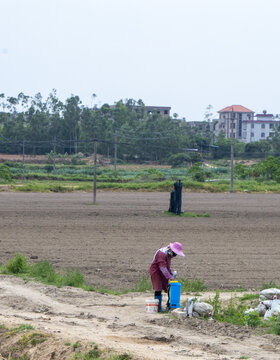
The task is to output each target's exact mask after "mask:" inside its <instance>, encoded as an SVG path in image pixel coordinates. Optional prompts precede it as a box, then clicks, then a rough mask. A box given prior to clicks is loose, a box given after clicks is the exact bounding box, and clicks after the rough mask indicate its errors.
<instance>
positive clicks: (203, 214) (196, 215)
mask: <svg viewBox="0 0 280 360" xmlns="http://www.w3.org/2000/svg"><path fill="white" fill-rule="evenodd" d="M164 214H165V215H168V216H177V217H210V214H208V213H202V214H199V213H194V212H182V213H181V214H180V215H176V214H174V213H173V212H170V211H164Z"/></svg>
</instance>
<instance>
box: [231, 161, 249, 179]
mask: <svg viewBox="0 0 280 360" xmlns="http://www.w3.org/2000/svg"><path fill="white" fill-rule="evenodd" d="M234 173H235V175H237V176H238V177H239V178H240V179H246V177H248V175H249V171H248V167H247V166H246V165H243V164H236V165H235V166H234Z"/></svg>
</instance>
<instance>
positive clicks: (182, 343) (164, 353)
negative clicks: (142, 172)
mask: <svg viewBox="0 0 280 360" xmlns="http://www.w3.org/2000/svg"><path fill="white" fill-rule="evenodd" d="M149 296H150V295H149V294H128V295H124V296H119V297H115V296H110V295H103V294H99V293H89V292H84V291H82V290H79V289H74V288H69V287H67V288H62V289H59V288H56V287H53V286H45V285H43V284H39V283H33V282H29V283H27V284H24V282H23V281H22V280H21V279H17V278H13V277H9V276H1V277H0V308H1V312H0V323H4V324H9V325H12V324H20V323H24V324H26V323H28V324H32V325H33V326H34V327H35V328H36V330H41V331H44V332H47V333H51V334H57V336H58V337H59V338H62V339H65V341H66V340H69V339H71V340H72V339H73V341H74V340H75V341H77V340H88V341H94V342H95V343H97V344H99V345H100V346H104V347H110V348H113V349H115V350H116V351H120V352H130V353H132V354H133V355H134V356H135V358H137V359H149V360H156V359H160V360H165V359H166V360H170V359H178V360H186V359H194V358H200V359H213V360H214V359H215V360H217V359H221V360H222V359H223V360H226V359H240V358H241V357H242V356H243V357H244V356H247V357H249V358H250V359H256V360H257V359H258V360H273V359H275V360H276V359H279V351H280V338H279V337H277V336H272V335H266V336H256V335H254V334H253V331H252V330H250V329H247V328H243V327H237V326H233V325H227V324H219V323H216V322H214V321H208V322H205V321H202V320H196V319H186V320H180V321H179V320H176V319H171V318H170V317H169V316H168V315H160V314H147V313H146V312H145V310H144V304H145V299H146V298H147V297H149ZM206 296H207V297H208V296H209V294H207V295H206ZM225 296H227V297H229V296H230V294H229V293H226V294H225Z"/></svg>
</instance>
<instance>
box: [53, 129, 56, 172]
mask: <svg viewBox="0 0 280 360" xmlns="http://www.w3.org/2000/svg"><path fill="white" fill-rule="evenodd" d="M55 158H56V135H55V136H54V142H53V173H54V174H55V160H56V159H55Z"/></svg>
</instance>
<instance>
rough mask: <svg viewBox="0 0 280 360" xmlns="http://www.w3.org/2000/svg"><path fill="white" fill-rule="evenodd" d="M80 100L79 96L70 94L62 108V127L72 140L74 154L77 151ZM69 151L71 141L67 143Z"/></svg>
mask: <svg viewBox="0 0 280 360" xmlns="http://www.w3.org/2000/svg"><path fill="white" fill-rule="evenodd" d="M81 104H82V102H81V100H80V98H79V96H76V95H71V96H70V97H69V98H68V99H66V103H65V106H64V110H63V116H64V127H65V130H66V135H67V136H68V139H69V140H70V141H73V142H74V151H75V154H76V153H77V152H78V138H79V133H80V120H81V111H82V109H81ZM69 150H70V152H71V143H70V145H69Z"/></svg>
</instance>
